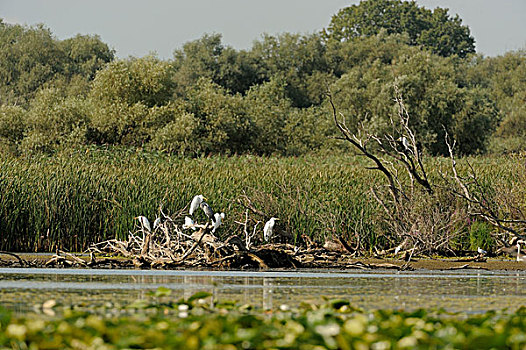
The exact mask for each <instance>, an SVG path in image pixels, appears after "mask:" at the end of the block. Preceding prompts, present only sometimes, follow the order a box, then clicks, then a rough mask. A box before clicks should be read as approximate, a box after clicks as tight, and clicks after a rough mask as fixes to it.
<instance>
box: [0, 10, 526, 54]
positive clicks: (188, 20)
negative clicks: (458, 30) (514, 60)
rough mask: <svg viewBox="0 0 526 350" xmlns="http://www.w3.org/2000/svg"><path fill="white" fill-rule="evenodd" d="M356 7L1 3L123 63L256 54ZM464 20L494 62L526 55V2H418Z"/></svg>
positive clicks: (24, 19) (5, 13)
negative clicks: (204, 44) (207, 49)
mask: <svg viewBox="0 0 526 350" xmlns="http://www.w3.org/2000/svg"><path fill="white" fill-rule="evenodd" d="M358 2H359V1H352V0H171V1H170V0H150V1H136V0H104V1H103V0H90V1H80V0H0V18H3V19H4V21H5V22H8V23H19V24H28V25H33V24H37V23H44V24H45V25H46V26H47V27H49V28H50V29H51V31H52V32H53V33H54V34H55V35H56V36H57V37H58V38H59V39H65V38H69V37H72V36H74V35H75V34H77V33H80V34H98V35H100V37H101V39H102V40H103V41H104V42H106V43H107V44H108V45H109V46H110V47H112V48H114V49H115V50H116V51H117V55H118V56H119V57H127V56H129V55H132V56H138V57H141V56H144V55H146V54H148V53H151V52H155V53H157V54H158V56H159V57H161V58H171V57H172V53H173V50H174V49H176V48H180V47H181V46H182V44H184V43H185V42H187V41H190V40H195V39H198V38H199V37H201V36H202V35H203V34H204V33H220V34H222V35H223V44H225V45H230V46H233V47H235V48H237V49H244V48H250V47H251V46H252V42H253V41H254V40H256V39H259V38H261V34H263V33H269V34H277V33H282V32H292V33H312V32H314V31H318V30H320V29H322V28H324V27H326V26H327V25H328V23H329V22H330V19H331V16H332V15H333V14H335V13H336V12H337V11H338V10H339V9H340V8H342V7H346V6H349V5H350V4H356V3H358ZM417 3H418V4H419V5H423V6H425V7H427V8H431V9H433V8H435V7H437V6H439V7H445V8H449V9H450V13H451V14H459V15H460V17H461V18H462V19H463V23H464V24H467V25H468V26H469V27H470V29H471V34H472V35H473V36H474V37H475V40H476V45H477V51H478V52H480V53H483V54H485V55H488V56H495V55H500V54H502V53H504V52H506V51H509V50H516V49H520V48H526V0H498V1H497V0H417Z"/></svg>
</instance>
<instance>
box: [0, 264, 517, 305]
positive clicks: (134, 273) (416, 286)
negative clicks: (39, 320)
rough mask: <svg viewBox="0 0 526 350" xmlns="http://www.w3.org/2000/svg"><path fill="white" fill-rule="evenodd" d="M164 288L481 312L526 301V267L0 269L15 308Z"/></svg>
mask: <svg viewBox="0 0 526 350" xmlns="http://www.w3.org/2000/svg"><path fill="white" fill-rule="evenodd" d="M160 286H163V287H167V288H170V289H172V290H173V292H172V295H171V297H173V299H179V298H182V297H184V298H188V297H190V296H191V295H192V294H194V293H195V292H197V291H207V292H210V293H212V294H213V298H214V299H215V300H235V301H238V302H240V303H247V304H252V305H257V306H259V307H263V308H266V309H268V308H273V307H278V306H279V305H281V304H289V305H297V304H299V303H302V302H306V303H313V302H314V303H320V302H322V298H324V297H325V298H345V299H349V300H351V301H352V303H353V304H354V305H355V306H358V307H361V308H366V309H376V308H396V309H399V308H400V309H402V308H403V309H416V308H422V307H424V308H445V309H446V310H449V311H463V312H469V313H471V312H482V311H486V310H491V309H503V308H509V309H510V310H516V309H517V308H518V307H520V306H522V305H525V306H526V271H521V272H516V271H514V272H502V271H499V272H479V271H475V272H473V271H462V272H459V271H456V272H436V271H422V272H404V273H392V272H387V271H383V272H376V271H375V272H359V273H357V272H355V271H351V272H342V271H329V270H324V271H323V272H319V271H315V272H312V271H311V272H309V271H302V272H291V271H276V272H240V271H138V270H81V269H75V270H74V269H71V270H68V269H0V303H1V304H2V305H3V306H5V307H8V308H10V309H13V310H14V311H16V312H20V313H23V312H27V311H29V310H31V309H32V308H33V306H34V305H35V304H39V303H40V304H41V303H42V302H44V301H46V300H48V299H55V300H56V301H57V302H59V303H60V304H63V305H84V306H90V305H93V306H97V305H105V304H107V303H108V302H109V303H112V304H114V305H115V304H118V305H126V304H128V303H131V302H132V301H134V300H136V299H139V298H141V299H150V298H153V297H152V296H150V295H149V292H151V291H154V290H156V289H157V288H158V287H160Z"/></svg>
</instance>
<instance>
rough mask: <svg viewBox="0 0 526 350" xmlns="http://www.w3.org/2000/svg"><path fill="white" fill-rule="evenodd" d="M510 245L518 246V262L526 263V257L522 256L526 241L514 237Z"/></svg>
mask: <svg viewBox="0 0 526 350" xmlns="http://www.w3.org/2000/svg"><path fill="white" fill-rule="evenodd" d="M510 244H511V245H517V261H525V262H526V257H525V256H521V244H526V241H524V240H522V239H519V238H518V237H517V236H514V237H513V238H512V239H511V240H510Z"/></svg>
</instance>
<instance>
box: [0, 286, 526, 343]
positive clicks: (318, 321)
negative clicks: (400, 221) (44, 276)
mask: <svg viewBox="0 0 526 350" xmlns="http://www.w3.org/2000/svg"><path fill="white" fill-rule="evenodd" d="M156 294H157V295H159V296H160V300H163V301H162V302H161V301H159V302H153V303H149V302H147V301H145V300H138V301H137V302H135V303H133V304H132V305H129V307H128V308H127V309H122V310H120V309H116V310H115V309H112V308H111V307H108V308H107V309H106V312H105V315H106V316H102V315H100V314H97V313H92V312H91V313H90V312H82V311H74V310H72V309H67V308H65V310H63V311H61V314H62V315H61V316H62V317H52V318H49V317H46V316H44V315H36V316H26V317H13V316H11V315H10V314H9V313H8V312H7V311H6V310H4V309H0V346H1V347H2V348H15V349H51V348H53V349H57V348H60V349H91V348H96V349H122V348H126V349H136V348H141V349H144V348H148V349H153V348H156V349H161V348H163V349H165V348H172V349H188V350H191V349H213V350H219V349H225V350H227V349H228V350H230V349H313V350H314V349H320V350H321V349H443V348H447V349H468V348H476V349H522V348H524V346H526V338H525V336H524V332H525V330H526V310H525V309H524V307H522V308H520V309H518V310H517V311H516V312H512V313H505V312H487V313H485V314H480V315H469V316H465V315H455V314H453V315H451V314H447V313H445V312H433V311H424V310H416V311H399V310H377V311H371V312H367V311H364V310H360V309H356V308H354V307H353V306H352V305H350V303H349V302H348V301H346V300H332V301H329V302H327V303H326V304H323V305H303V306H301V307H300V308H294V309H289V308H288V307H286V305H285V306H282V307H281V308H280V309H278V310H259V309H254V308H252V307H251V306H249V305H237V304H235V303H225V302H216V303H210V302H209V301H208V300H207V299H206V298H207V296H208V295H209V294H207V293H203V292H202V293H198V294H197V295H195V296H192V297H190V298H189V299H187V300H178V301H176V300H173V299H172V298H170V297H169V290H167V289H166V288H160V289H159V290H158V291H157V292H156ZM167 294H168V296H167ZM48 311H49V310H48ZM263 311H264V312H263Z"/></svg>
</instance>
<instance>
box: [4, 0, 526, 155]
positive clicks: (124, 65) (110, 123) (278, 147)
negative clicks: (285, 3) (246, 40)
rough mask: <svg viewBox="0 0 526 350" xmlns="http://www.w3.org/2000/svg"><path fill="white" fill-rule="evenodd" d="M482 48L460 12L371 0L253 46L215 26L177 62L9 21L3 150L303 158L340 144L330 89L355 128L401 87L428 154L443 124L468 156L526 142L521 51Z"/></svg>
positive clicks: (384, 120) (380, 123) (442, 150)
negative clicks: (490, 54) (236, 42)
mask: <svg viewBox="0 0 526 350" xmlns="http://www.w3.org/2000/svg"><path fill="white" fill-rule="evenodd" d="M474 51H475V50H474V39H473V38H472V37H471V34H470V31H469V28H468V27H467V26H465V25H463V24H462V21H461V19H460V18H458V17H451V16H450V15H449V13H448V11H447V10H446V9H442V8H436V9H434V10H433V11H431V10H428V9H425V8H423V7H419V6H418V5H417V4H416V3H414V2H406V1H400V0H364V1H362V2H361V3H360V4H359V5H352V6H349V7H347V8H344V9H342V10H341V11H339V12H338V13H337V14H335V15H334V16H333V17H332V19H331V21H330V23H329V25H328V27H327V28H326V29H324V30H322V31H321V32H320V33H313V34H308V35H300V34H293V33H284V34H280V35H278V36H272V35H265V36H263V37H262V38H261V39H260V40H257V41H255V42H254V45H253V47H252V48H250V49H248V50H235V49H233V48H232V47H229V46H226V45H224V44H223V43H222V41H221V35H219V34H214V35H205V36H203V37H202V38H200V39H198V40H195V41H191V42H188V43H186V44H185V45H183V47H182V48H178V49H176V50H175V51H174V56H173V59H170V60H160V59H158V58H156V57H153V56H146V57H142V58H135V57H132V58H127V59H115V56H114V54H115V53H114V52H113V51H112V50H111V49H109V48H108V46H107V45H106V44H105V43H103V42H101V40H100V38H98V37H97V36H83V35H78V36H76V37H73V38H71V39H67V40H57V39H55V38H54V37H53V35H52V33H51V31H50V30H49V29H47V28H45V27H44V26H42V25H40V26H36V27H24V26H19V25H10V24H6V23H3V22H1V20H0V153H3V154H6V153H10V154H17V155H20V154H26V153H28V152H31V153H33V152H34V153H39V152H46V153H52V152H55V151H56V150H58V149H61V148H69V147H73V148H74V147H78V146H80V145H124V146H127V147H132V148H136V147H140V148H147V149H151V150H156V151H162V152H169V153H174V154H179V155H184V156H190V157H199V156H208V155H210V154H244V153H251V154H258V155H271V154H278V155H293V156H297V155H302V154H305V153H308V152H311V151H313V150H315V151H316V150H331V149H335V148H339V147H340V146H339V144H338V143H337V142H335V141H334V136H335V135H337V134H336V130H335V128H334V125H333V124H332V122H331V119H330V109H329V108H328V105H327V101H326V99H325V94H326V92H327V88H330V90H331V91H332V93H333V96H334V101H335V102H336V103H337V107H338V109H339V110H340V111H341V112H343V114H344V115H345V116H346V118H347V125H348V126H349V127H350V128H351V131H356V130H357V129H358V128H359V126H362V125H363V126H364V127H365V128H366V129H367V130H368V131H370V132H374V133H378V134H380V135H381V134H383V133H386V132H388V131H390V128H391V122H390V118H392V117H393V116H395V115H396V112H395V111H396V103H395V102H394V101H393V97H394V95H395V93H394V89H395V86H396V87H398V89H399V91H400V93H401V95H402V96H403V97H404V100H405V104H406V107H407V109H408V112H409V114H410V116H411V119H410V124H411V125H410V126H411V128H412V129H413V130H415V131H416V133H417V138H418V139H419V140H421V141H422V146H423V148H424V149H425V151H426V152H427V153H428V154H431V155H445V154H446V147H445V145H444V141H443V140H444V138H443V135H444V127H445V130H447V132H448V134H449V135H451V136H452V137H454V138H455V139H456V140H457V141H458V145H459V146H458V147H457V151H458V152H459V153H460V154H462V155H470V154H479V153H484V152H488V151H490V152H496V153H508V152H519V151H523V150H524V145H525V144H526V142H524V141H525V138H526V136H525V135H526V134H525V130H526V128H525V120H526V110H525V107H524V106H525V104H524V100H525V98H526V81H525V80H524V78H523V77H524V76H525V74H526V71H525V70H526V55H525V52H524V51H517V52H509V53H507V54H506V55H504V56H501V57H494V58H485V57H482V56H480V55H477V54H476V53H475V52H474Z"/></svg>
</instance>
